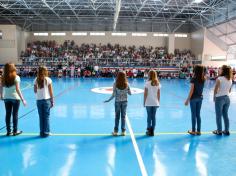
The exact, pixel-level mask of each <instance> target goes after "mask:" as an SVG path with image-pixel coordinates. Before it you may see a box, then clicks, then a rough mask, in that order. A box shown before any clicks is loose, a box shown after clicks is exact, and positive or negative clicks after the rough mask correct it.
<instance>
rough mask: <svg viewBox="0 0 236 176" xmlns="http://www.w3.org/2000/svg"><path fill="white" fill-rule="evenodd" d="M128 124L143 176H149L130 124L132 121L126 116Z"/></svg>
mask: <svg viewBox="0 0 236 176" xmlns="http://www.w3.org/2000/svg"><path fill="white" fill-rule="evenodd" d="M126 122H127V126H128V129H129V133H130V137H131V140H132V143H133V146H134V150H135V153H136V156H137V159H138V164H139V167H140V170H141V173H142V176H147V175H148V174H147V170H146V168H145V165H144V162H143V158H142V156H141V153H140V151H139V148H138V144H137V142H136V139H135V137H134V132H133V130H132V127H131V124H130V121H129V118H128V116H127V115H126Z"/></svg>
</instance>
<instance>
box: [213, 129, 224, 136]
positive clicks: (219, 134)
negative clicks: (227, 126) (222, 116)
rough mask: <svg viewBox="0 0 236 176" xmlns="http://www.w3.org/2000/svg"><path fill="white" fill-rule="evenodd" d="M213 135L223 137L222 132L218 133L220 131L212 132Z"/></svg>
mask: <svg viewBox="0 0 236 176" xmlns="http://www.w3.org/2000/svg"><path fill="white" fill-rule="evenodd" d="M212 133H213V134H215V135H218V136H221V135H222V131H218V130H214V131H212Z"/></svg>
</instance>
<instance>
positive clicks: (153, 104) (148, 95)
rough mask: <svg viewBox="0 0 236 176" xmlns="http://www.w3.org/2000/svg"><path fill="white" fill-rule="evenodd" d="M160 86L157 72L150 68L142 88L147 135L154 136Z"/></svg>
mask: <svg viewBox="0 0 236 176" xmlns="http://www.w3.org/2000/svg"><path fill="white" fill-rule="evenodd" d="M160 87H161V84H160V82H159V80H158V79H157V73H156V71H154V70H150V71H149V73H148V81H147V82H146V84H145V89H144V106H145V107H146V110H147V132H146V134H147V135H148V136H154V131H155V126H156V111H157V108H158V107H159V106H160Z"/></svg>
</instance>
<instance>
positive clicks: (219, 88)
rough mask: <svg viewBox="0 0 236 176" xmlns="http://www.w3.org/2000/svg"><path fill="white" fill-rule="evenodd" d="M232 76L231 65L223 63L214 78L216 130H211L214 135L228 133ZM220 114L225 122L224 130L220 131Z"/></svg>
mask: <svg viewBox="0 0 236 176" xmlns="http://www.w3.org/2000/svg"><path fill="white" fill-rule="evenodd" d="M232 77H233V74H232V69H231V67H229V66H226V65H223V66H222V67H221V68H220V70H219V77H218V78H217V80H216V85H215V89H214V102H215V112H216V125H217V130H215V131H213V134H216V135H222V134H225V135H230V132H229V117H228V110H229V106H230V98H229V94H230V92H231V88H232ZM222 116H223V119H224V124H225V130H224V131H222V119H221V118H222Z"/></svg>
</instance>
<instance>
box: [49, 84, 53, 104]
mask: <svg viewBox="0 0 236 176" xmlns="http://www.w3.org/2000/svg"><path fill="white" fill-rule="evenodd" d="M48 90H49V94H50V99H51V107H53V106H54V96H53V87H52V84H49V85H48Z"/></svg>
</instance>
